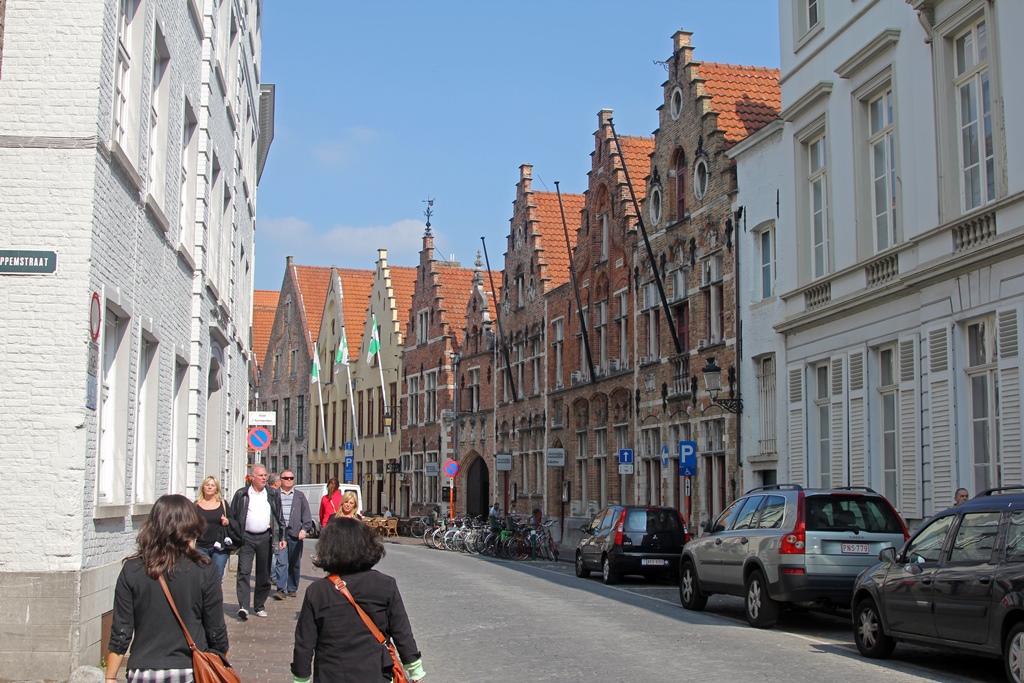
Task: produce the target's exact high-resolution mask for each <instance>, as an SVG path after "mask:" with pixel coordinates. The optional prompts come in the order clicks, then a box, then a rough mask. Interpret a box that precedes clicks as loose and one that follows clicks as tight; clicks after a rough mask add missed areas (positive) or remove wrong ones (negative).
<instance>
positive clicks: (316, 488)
mask: <svg viewBox="0 0 1024 683" xmlns="http://www.w3.org/2000/svg"><path fill="white" fill-rule="evenodd" d="M295 488H296V489H297V490H299V491H302V493H303V495H304V496H306V500H308V501H309V511H310V513H311V514H312V515H313V532H312V533H311V534H310V536H312V537H313V538H316V537H317V536H319V535H320V501H321V500H322V499H323V497H324V496H326V495H327V484H296V485H295ZM339 489H340V491H341V495H345V493H346V492H347V491H352V492H354V493H355V494H356V506H357V508H358V509H359V514H363V491H362V489H360V488H359V486H357V485H356V484H340V485H339Z"/></svg>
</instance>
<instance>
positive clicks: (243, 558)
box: [231, 465, 287, 621]
mask: <svg viewBox="0 0 1024 683" xmlns="http://www.w3.org/2000/svg"><path fill="white" fill-rule="evenodd" d="M231 519H232V520H233V521H234V522H235V523H236V524H237V525H238V527H239V529H240V530H241V531H242V532H243V537H244V538H245V542H244V543H243V544H242V545H241V546H239V548H238V579H237V583H236V590H237V593H238V618H239V619H240V620H242V621H246V620H247V619H248V618H249V591H250V588H249V576H250V574H251V573H252V564H253V558H255V560H256V593H255V595H254V596H253V601H252V606H253V613H254V614H255V615H256V616H258V617H265V616H267V611H266V609H264V608H265V607H266V604H267V596H269V595H270V562H271V559H272V558H273V550H272V546H274V547H277V548H278V549H280V548H285V547H287V544H286V543H285V540H284V528H285V526H284V517H283V515H282V514H281V497H280V495H279V494H278V492H277V490H276V489H272V488H270V487H269V486H267V468H265V467H264V466H263V465H253V466H252V474H251V477H250V484H249V485H248V486H243V487H242V488H240V489H238V490H237V491H235V495H234V497H233V498H232V499H231Z"/></svg>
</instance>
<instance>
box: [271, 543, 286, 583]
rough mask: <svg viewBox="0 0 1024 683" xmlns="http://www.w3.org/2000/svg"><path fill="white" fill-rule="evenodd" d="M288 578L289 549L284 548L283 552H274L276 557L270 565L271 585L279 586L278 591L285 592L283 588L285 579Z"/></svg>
mask: <svg viewBox="0 0 1024 683" xmlns="http://www.w3.org/2000/svg"><path fill="white" fill-rule="evenodd" d="M287 576H288V548H287V547H284V548H282V549H281V550H274V557H273V559H272V560H271V565H270V583H271V585H273V586H277V589H278V590H282V591H283V590H284V588H281V586H282V585H284V581H285V578H287Z"/></svg>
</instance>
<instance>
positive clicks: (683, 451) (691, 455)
mask: <svg viewBox="0 0 1024 683" xmlns="http://www.w3.org/2000/svg"><path fill="white" fill-rule="evenodd" d="M696 474H697V442H696V441H680V442H679V476H680V477H693V476H696Z"/></svg>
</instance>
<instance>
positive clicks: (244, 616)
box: [238, 607, 249, 621]
mask: <svg viewBox="0 0 1024 683" xmlns="http://www.w3.org/2000/svg"><path fill="white" fill-rule="evenodd" d="M238 620H239V621H249V610H247V609H245V608H244V607H243V608H242V609H240V610H238Z"/></svg>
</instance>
